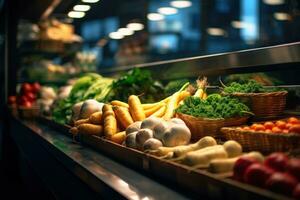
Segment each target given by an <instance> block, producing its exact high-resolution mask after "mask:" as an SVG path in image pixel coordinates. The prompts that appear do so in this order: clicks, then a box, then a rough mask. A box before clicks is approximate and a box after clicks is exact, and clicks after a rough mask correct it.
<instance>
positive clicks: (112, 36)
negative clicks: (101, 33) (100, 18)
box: [109, 32, 124, 40]
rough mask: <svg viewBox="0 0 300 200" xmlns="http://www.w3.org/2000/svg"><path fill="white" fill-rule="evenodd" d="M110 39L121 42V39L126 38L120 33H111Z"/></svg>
mask: <svg viewBox="0 0 300 200" xmlns="http://www.w3.org/2000/svg"><path fill="white" fill-rule="evenodd" d="M109 37H110V38H111V39H115V40H120V39H122V38H124V35H122V34H121V33H119V32H111V33H110V34H109Z"/></svg>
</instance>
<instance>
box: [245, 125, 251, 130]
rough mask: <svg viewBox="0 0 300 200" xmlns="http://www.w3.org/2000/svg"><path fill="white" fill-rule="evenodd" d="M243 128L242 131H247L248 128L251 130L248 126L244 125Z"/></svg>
mask: <svg viewBox="0 0 300 200" xmlns="http://www.w3.org/2000/svg"><path fill="white" fill-rule="evenodd" d="M243 130H244V131H249V130H251V129H250V127H249V126H245V127H244V128H243Z"/></svg>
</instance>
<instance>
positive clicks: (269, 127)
mask: <svg viewBox="0 0 300 200" xmlns="http://www.w3.org/2000/svg"><path fill="white" fill-rule="evenodd" d="M264 126H265V128H266V129H272V128H273V127H274V126H275V125H274V123H273V122H265V123H264Z"/></svg>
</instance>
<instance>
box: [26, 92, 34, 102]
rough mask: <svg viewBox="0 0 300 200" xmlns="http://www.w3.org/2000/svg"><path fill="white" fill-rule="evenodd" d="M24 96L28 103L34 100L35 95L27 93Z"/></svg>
mask: <svg viewBox="0 0 300 200" xmlns="http://www.w3.org/2000/svg"><path fill="white" fill-rule="evenodd" d="M25 96H26V97H27V99H28V101H30V102H33V101H35V99H36V95H35V94H34V93H32V92H29V93H27V94H26V95H25Z"/></svg>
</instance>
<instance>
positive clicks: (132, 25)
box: [126, 22, 144, 31]
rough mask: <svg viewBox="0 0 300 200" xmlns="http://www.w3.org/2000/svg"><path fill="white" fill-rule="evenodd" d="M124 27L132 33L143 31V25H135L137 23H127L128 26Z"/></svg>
mask: <svg viewBox="0 0 300 200" xmlns="http://www.w3.org/2000/svg"><path fill="white" fill-rule="evenodd" d="M126 27H127V28H129V29H130V30H133V31H140V30H143V29H144V25H143V24H141V23H137V22H135V23H129V24H127V26H126Z"/></svg>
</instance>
